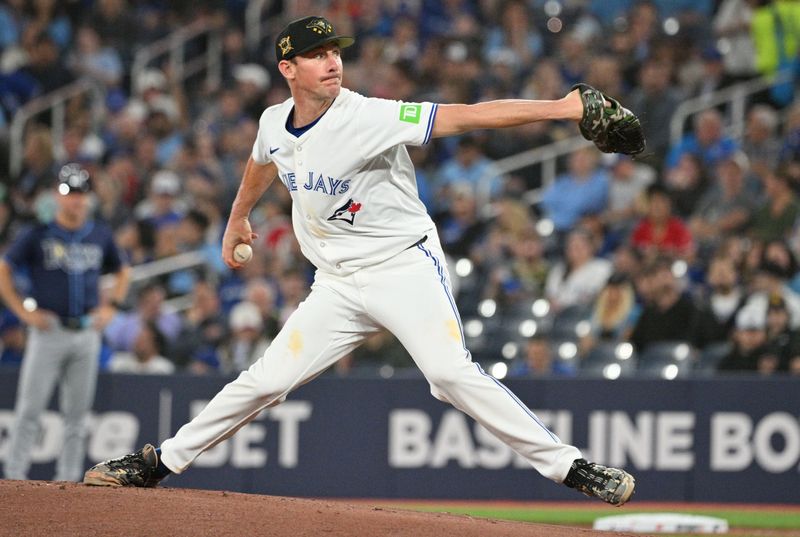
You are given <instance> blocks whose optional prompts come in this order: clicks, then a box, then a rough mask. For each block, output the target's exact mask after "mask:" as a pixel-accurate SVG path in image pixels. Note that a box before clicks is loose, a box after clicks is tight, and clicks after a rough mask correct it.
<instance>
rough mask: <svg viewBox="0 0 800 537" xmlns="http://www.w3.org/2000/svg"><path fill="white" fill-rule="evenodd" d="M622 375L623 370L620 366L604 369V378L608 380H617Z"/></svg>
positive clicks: (610, 365) (610, 366)
mask: <svg viewBox="0 0 800 537" xmlns="http://www.w3.org/2000/svg"><path fill="white" fill-rule="evenodd" d="M621 374H622V368H621V367H620V365H619V364H608V365H607V366H605V367H604V368H603V377H604V378H607V379H608V380H616V379H618V378H619V376H620V375H621Z"/></svg>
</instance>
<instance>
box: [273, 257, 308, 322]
mask: <svg viewBox="0 0 800 537" xmlns="http://www.w3.org/2000/svg"><path fill="white" fill-rule="evenodd" d="M278 284H279V287H280V299H281V300H280V313H279V316H278V318H279V320H280V323H281V326H283V324H284V323H286V319H288V318H289V315H291V314H292V313H294V310H296V309H297V306H299V305H300V302H302V301H303V299H304V298H305V297H306V295H307V294H308V285H307V284H306V279H305V278H304V277H303V274H302V273H301V272H300V271H299V270H288V271H286V272H284V273H283V274H282V275H281V277H280V280H279V282H278Z"/></svg>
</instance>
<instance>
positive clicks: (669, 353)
mask: <svg viewBox="0 0 800 537" xmlns="http://www.w3.org/2000/svg"><path fill="white" fill-rule="evenodd" d="M696 361H697V350H696V349H695V348H694V347H692V346H691V344H689V342H688V341H659V342H657V343H651V344H650V345H648V346H647V347H646V348H645V349H644V351H642V352H641V353H640V354H639V361H638V367H637V375H640V376H647V377H660V378H665V379H668V380H673V379H675V378H678V377H687V376H690V375H691V372H692V369H693V367H694V364H695V362H696Z"/></svg>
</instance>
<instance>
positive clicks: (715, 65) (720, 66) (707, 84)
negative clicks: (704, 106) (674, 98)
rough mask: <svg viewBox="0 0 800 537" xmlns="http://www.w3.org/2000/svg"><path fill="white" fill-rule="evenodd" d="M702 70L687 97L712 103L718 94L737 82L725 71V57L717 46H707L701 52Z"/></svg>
mask: <svg viewBox="0 0 800 537" xmlns="http://www.w3.org/2000/svg"><path fill="white" fill-rule="evenodd" d="M700 60H701V66H702V70H701V71H700V72H699V75H700V78H699V80H697V82H696V83H695V84H694V87H693V88H692V89H691V91H690V92H689V94H688V95H687V97H692V98H696V97H699V98H701V99H703V101H704V102H705V103H710V102H711V99H712V98H713V97H714V95H715V94H716V92H718V91H719V90H721V89H723V88H725V87H726V86H730V85H731V84H732V83H733V82H734V81H735V80H734V78H733V77H732V76H731V75H729V74H728V72H727V71H726V70H725V63H724V57H723V55H722V53H721V52H720V51H719V49H717V47H716V45H707V46H705V47H704V48H703V50H702V51H701V52H700Z"/></svg>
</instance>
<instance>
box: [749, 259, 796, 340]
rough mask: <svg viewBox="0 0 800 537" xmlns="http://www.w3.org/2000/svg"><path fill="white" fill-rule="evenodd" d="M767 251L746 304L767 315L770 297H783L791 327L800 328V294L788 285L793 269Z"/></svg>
mask: <svg viewBox="0 0 800 537" xmlns="http://www.w3.org/2000/svg"><path fill="white" fill-rule="evenodd" d="M766 253H767V249H765V250H764V253H763V254H762V256H761V263H760V265H759V267H758V271H757V272H756V274H755V277H754V278H753V282H752V288H753V292H752V293H751V295H750V296H749V297H748V299H747V304H746V305H747V307H751V308H754V309H756V310H757V311H759V312H761V313H762V314H765V315H766V311H767V307H768V306H769V301H770V299H771V298H772V299H773V300H774V297H781V298H782V299H783V302H784V303H785V305H786V309H787V311H788V312H789V316H790V321H789V322H790V324H791V327H792V329H793V330H796V329H797V328H800V295H798V294H797V293H795V292H794V291H792V290H791V289H790V288H789V286H788V285H787V282H788V279H789V277H790V276H791V270H790V269H788V268H787V267H785V266H783V265H782V264H781V263H780V262H778V261H776V260H775V258H774V257H773V258H770V257H768V256H767V255H766ZM795 267H796V265H795Z"/></svg>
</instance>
